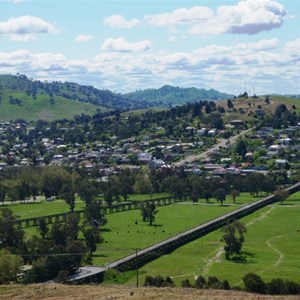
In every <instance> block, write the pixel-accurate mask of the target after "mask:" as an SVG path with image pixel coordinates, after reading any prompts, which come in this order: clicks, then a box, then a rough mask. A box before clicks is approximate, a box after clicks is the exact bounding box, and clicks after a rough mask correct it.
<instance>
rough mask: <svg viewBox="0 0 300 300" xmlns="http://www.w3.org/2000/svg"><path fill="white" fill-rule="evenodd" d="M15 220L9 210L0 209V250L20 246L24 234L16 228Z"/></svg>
mask: <svg viewBox="0 0 300 300" xmlns="http://www.w3.org/2000/svg"><path fill="white" fill-rule="evenodd" d="M16 220H17V218H16V217H15V216H14V215H13V213H12V211H11V210H10V209H9V208H1V209H0V249H1V248H17V247H18V246H20V244H21V242H22V240H23V236H24V232H23V230H21V229H20V228H17V226H16V224H15V221H16Z"/></svg>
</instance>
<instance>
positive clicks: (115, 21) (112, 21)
mask: <svg viewBox="0 0 300 300" xmlns="http://www.w3.org/2000/svg"><path fill="white" fill-rule="evenodd" d="M103 23H104V24H105V25H107V26H110V27H112V28H123V29H129V28H133V27H135V26H137V25H139V23H140V21H139V20H138V19H131V20H126V19H125V18H124V17H123V16H121V15H113V16H110V17H106V18H105V19H104V20H103Z"/></svg>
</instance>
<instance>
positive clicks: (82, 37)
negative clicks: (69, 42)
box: [75, 34, 93, 43]
mask: <svg viewBox="0 0 300 300" xmlns="http://www.w3.org/2000/svg"><path fill="white" fill-rule="evenodd" d="M92 39H93V37H92V36H91V35H86V34H79V35H77V36H76V38H75V42H79V43H80V42H88V41H91V40H92Z"/></svg>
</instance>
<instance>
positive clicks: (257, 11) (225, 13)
mask: <svg viewBox="0 0 300 300" xmlns="http://www.w3.org/2000/svg"><path fill="white" fill-rule="evenodd" d="M286 15H287V12H286V10H285V8H284V6H283V5H281V4H280V3H278V2H276V1H274V0H242V1H240V2H239V3H238V4H236V5H223V6H220V7H218V9H217V11H216V12H214V11H212V10H211V9H210V8H209V7H203V6H194V7H192V8H190V9H187V8H181V9H177V10H174V11H173V12H168V13H163V14H159V15H148V16H145V18H144V21H145V22H146V23H149V24H151V25H155V26H168V27H172V28H174V27H175V26H179V25H187V26H189V29H188V32H189V33H190V34H199V35H206V34H222V33H231V34H256V33H259V32H262V31H269V30H272V29H275V28H278V27H280V26H281V25H282V23H283V22H284V20H285V18H286Z"/></svg>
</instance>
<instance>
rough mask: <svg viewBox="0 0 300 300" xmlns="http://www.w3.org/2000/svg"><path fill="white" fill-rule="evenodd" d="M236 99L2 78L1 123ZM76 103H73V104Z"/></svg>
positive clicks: (187, 91)
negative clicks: (118, 90)
mask: <svg viewBox="0 0 300 300" xmlns="http://www.w3.org/2000/svg"><path fill="white" fill-rule="evenodd" d="M231 97H232V95H228V94H225V93H220V92H218V91H216V90H204V89H197V88H180V87H173V86H170V85H165V86H163V87H161V88H159V89H146V90H143V91H136V92H133V93H127V94H119V93H114V92H111V91H109V90H106V89H97V88H94V87H93V86H86V85H80V84H77V83H72V82H59V81H54V82H46V81H45V82H42V81H38V80H30V79H28V78H27V77H26V76H25V75H17V76H15V75H0V121H8V120H14V119H18V118H23V119H26V120H37V119H46V120H53V119H59V118H68V119H70V118H73V117H74V116H75V115H80V114H82V113H85V114H87V115H92V114H95V113H97V112H107V111H112V110H120V111H128V110H136V109H146V108H149V107H171V106H176V105H182V104H185V103H187V102H196V101H200V100H209V101H214V100H222V99H226V98H231ZM71 101H72V102H71Z"/></svg>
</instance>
